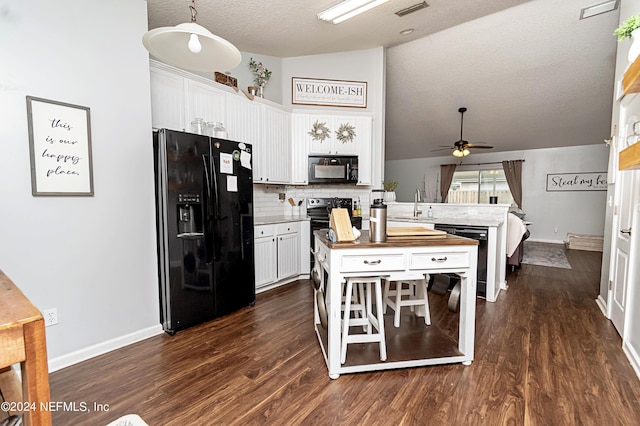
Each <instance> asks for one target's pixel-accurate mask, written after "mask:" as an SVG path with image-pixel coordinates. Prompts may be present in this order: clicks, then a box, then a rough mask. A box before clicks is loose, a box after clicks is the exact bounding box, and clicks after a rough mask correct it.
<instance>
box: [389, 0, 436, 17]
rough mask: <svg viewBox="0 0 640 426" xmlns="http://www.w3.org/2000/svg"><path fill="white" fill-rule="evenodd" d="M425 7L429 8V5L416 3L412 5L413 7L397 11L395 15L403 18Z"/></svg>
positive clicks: (424, 2)
mask: <svg viewBox="0 0 640 426" xmlns="http://www.w3.org/2000/svg"><path fill="white" fill-rule="evenodd" d="M427 7H429V5H428V4H427V2H426V1H423V2H422V3H417V4H414V5H413V6H409V7H405V8H404V9H402V10H399V11H397V12H396V15H398V16H399V17H401V18H402V17H403V16H407V15H408V14H410V13H413V12H417V11H419V10H422V9H425V8H427Z"/></svg>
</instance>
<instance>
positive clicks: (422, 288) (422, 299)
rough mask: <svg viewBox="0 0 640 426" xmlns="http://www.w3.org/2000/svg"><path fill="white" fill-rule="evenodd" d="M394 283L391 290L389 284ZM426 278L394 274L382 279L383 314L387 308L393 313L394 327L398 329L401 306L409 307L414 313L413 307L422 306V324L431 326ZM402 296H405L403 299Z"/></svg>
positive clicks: (416, 275)
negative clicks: (391, 309) (393, 287)
mask: <svg viewBox="0 0 640 426" xmlns="http://www.w3.org/2000/svg"><path fill="white" fill-rule="evenodd" d="M392 281H395V283H396V288H395V289H391V288H390V286H391V282H392ZM427 282H428V277H425V275H418V274H404V273H402V274H395V275H390V276H388V277H385V278H384V292H383V301H384V302H383V303H384V306H383V312H386V311H387V306H391V308H393V310H394V311H395V314H394V317H393V325H394V327H400V310H401V308H402V307H403V306H409V307H410V308H411V311H412V312H413V311H414V306H424V323H425V324H426V325H431V313H430V312H429V296H428V292H427ZM402 296H406V297H405V298H404V299H403V298H402Z"/></svg>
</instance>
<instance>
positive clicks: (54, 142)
mask: <svg viewBox="0 0 640 426" xmlns="http://www.w3.org/2000/svg"><path fill="white" fill-rule="evenodd" d="M27 119H28V123H29V152H30V154H31V192H32V193H33V195H75V196H90V195H93V163H92V159H91V121H90V116H89V108H88V107H83V106H78V105H71V104H67V103H64V102H57V101H52V100H48V99H41V98H36V97H33V96H27Z"/></svg>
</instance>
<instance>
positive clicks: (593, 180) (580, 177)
mask: <svg viewBox="0 0 640 426" xmlns="http://www.w3.org/2000/svg"><path fill="white" fill-rule="evenodd" d="M606 190H607V172H589V173H553V174H547V192H555V191H606Z"/></svg>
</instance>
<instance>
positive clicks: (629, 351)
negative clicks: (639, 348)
mask: <svg viewBox="0 0 640 426" xmlns="http://www.w3.org/2000/svg"><path fill="white" fill-rule="evenodd" d="M622 351H623V352H624V353H625V355H626V356H627V359H629V362H630V363H631V366H632V367H633V370H634V371H635V372H636V376H638V379H640V357H638V352H636V350H635V349H634V348H633V346H631V345H629V342H622Z"/></svg>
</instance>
